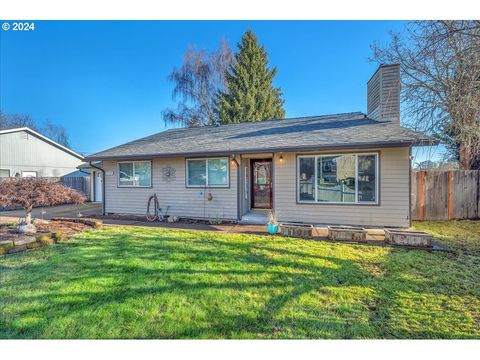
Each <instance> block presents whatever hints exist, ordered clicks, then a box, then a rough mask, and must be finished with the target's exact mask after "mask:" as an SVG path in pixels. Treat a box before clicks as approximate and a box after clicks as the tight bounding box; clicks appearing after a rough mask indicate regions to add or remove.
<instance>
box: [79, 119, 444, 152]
mask: <svg viewBox="0 0 480 360" xmlns="http://www.w3.org/2000/svg"><path fill="white" fill-rule="evenodd" d="M436 143H437V141H436V140H435V139H434V138H432V137H429V136H427V135H425V134H423V133H421V132H417V131H413V130H410V129H407V128H404V127H401V126H399V125H398V124H396V123H392V122H379V121H376V120H372V119H369V118H368V117H367V116H366V115H365V114H363V113H361V112H353V113H344V114H333V115H322V116H311V117H301V118H289V119H284V120H267V121H258V122H243V123H239V124H230V125H220V126H204V127H198V128H179V129H170V130H166V131H163V132H160V133H157V134H154V135H151V136H147V137H145V138H142V139H138V140H135V141H131V142H128V143H126V144H123V145H119V146H116V147H113V148H110V149H107V150H104V151H101V152H98V153H95V154H92V155H89V156H87V157H86V160H87V161H94V160H109V159H110V160H116V159H142V158H143V159H148V158H153V157H169V156H215V155H228V154H233V153H258V152H279V151H285V152H286V151H307V150H330V149H341V148H372V147H395V146H413V145H416V146H420V145H433V144H436Z"/></svg>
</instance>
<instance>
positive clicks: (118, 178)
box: [117, 160, 153, 188]
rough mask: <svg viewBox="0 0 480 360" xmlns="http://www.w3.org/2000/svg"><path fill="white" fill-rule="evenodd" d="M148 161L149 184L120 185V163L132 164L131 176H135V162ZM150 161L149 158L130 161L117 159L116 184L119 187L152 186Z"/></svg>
mask: <svg viewBox="0 0 480 360" xmlns="http://www.w3.org/2000/svg"><path fill="white" fill-rule="evenodd" d="M137 162H149V163H150V184H149V185H135V184H133V185H120V164H133V176H135V163H137ZM152 175H153V169H152V161H151V160H132V161H117V186H118V187H121V188H151V187H152Z"/></svg>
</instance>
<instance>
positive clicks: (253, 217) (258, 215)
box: [240, 210, 268, 225]
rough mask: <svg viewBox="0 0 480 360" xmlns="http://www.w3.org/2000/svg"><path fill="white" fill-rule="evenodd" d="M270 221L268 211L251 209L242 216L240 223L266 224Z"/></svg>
mask: <svg viewBox="0 0 480 360" xmlns="http://www.w3.org/2000/svg"><path fill="white" fill-rule="evenodd" d="M267 222H268V211H266V210H265V211H264V210H250V211H249V212H248V213H246V214H245V215H243V216H242V220H240V224H244V225H266V224H267Z"/></svg>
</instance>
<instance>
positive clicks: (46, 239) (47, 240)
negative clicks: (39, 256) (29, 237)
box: [36, 235, 54, 246]
mask: <svg viewBox="0 0 480 360" xmlns="http://www.w3.org/2000/svg"><path fill="white" fill-rule="evenodd" d="M36 239H37V242H38V243H39V244H40V245H41V246H49V245H53V244H54V241H53V239H52V238H51V237H50V236H49V235H40V236H37V237H36Z"/></svg>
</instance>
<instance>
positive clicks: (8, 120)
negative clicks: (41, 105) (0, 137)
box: [0, 111, 40, 131]
mask: <svg viewBox="0 0 480 360" xmlns="http://www.w3.org/2000/svg"><path fill="white" fill-rule="evenodd" d="M20 127H29V128H30V129H32V130H35V131H40V129H39V127H38V126H37V124H36V123H35V121H33V119H32V117H31V116H30V115H29V114H16V113H15V114H6V113H4V112H3V111H0V130H4V129H13V128H20Z"/></svg>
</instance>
